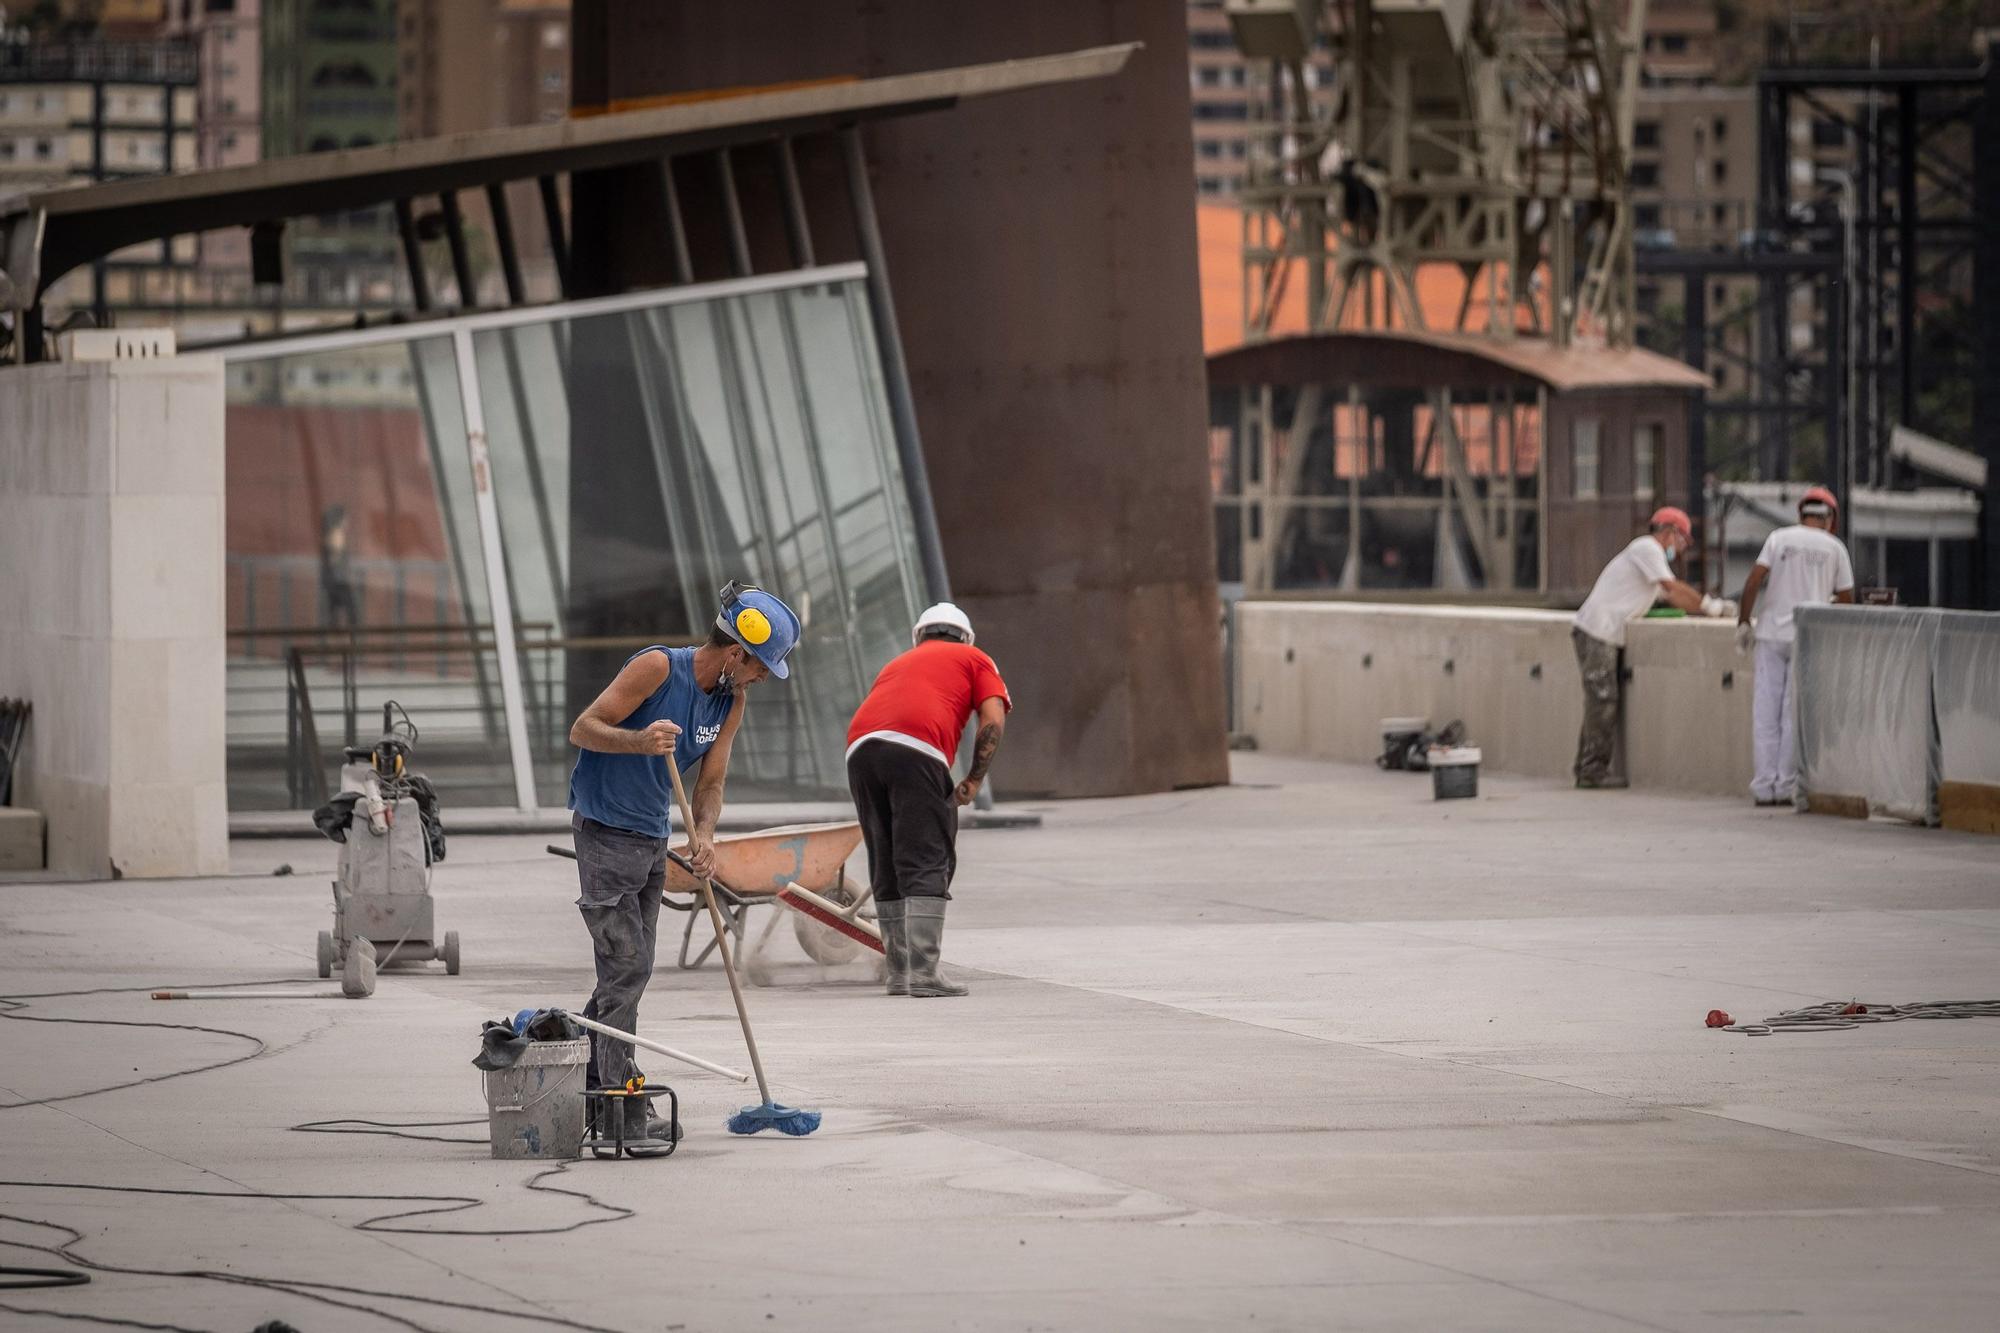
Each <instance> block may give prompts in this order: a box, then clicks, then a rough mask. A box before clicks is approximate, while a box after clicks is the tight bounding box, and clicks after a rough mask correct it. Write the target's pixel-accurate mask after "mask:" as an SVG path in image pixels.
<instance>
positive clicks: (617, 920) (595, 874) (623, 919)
mask: <svg viewBox="0 0 2000 1333" xmlns="http://www.w3.org/2000/svg"><path fill="white" fill-rule="evenodd" d="M570 829H571V831H572V832H573V833H574V835H575V839H576V874H577V879H578V881H579V883H580V884H581V885H582V889H583V892H582V894H581V895H580V896H579V897H578V898H577V900H576V905H577V909H578V910H579V911H581V912H582V913H583V924H584V925H586V926H588V927H589V928H590V943H591V949H592V951H593V952H594V953H595V954H596V959H597V989H596V990H594V991H592V992H591V993H590V1002H589V1003H588V1004H586V1005H584V1006H583V1016H584V1017H585V1018H594V1019H596V1020H597V1021H598V1022H600V1023H604V1024H606V1025H608V1026H610V1027H614V1028H619V1029H621V1030H623V1031H625V1032H637V1031H638V1030H639V997H640V996H642V995H644V994H645V993H646V983H647V982H648V981H651V980H652V978H653V946H654V944H655V942H656V941H657V940H658V939H659V930H658V926H659V921H660V893H661V891H662V890H663V889H664V888H665V887H666V878H667V840H666V839H665V838H652V837H648V836H646V835H645V834H643V833H634V832H632V831H631V830H629V829H622V828H613V827H611V826H610V825H609V824H600V823H598V822H597V821H596V820H594V819H585V818H584V817H583V816H582V815H576V816H574V817H572V818H571V820H570ZM638 1072H639V1066H638V1064H637V1063H636V1062H635V1061H634V1060H633V1059H632V1048H631V1046H630V1045H628V1044H627V1043H625V1042H622V1041H619V1040H618V1039H617V1038H615V1037H606V1036H603V1035H601V1034H599V1033H592V1034H591V1036H590V1075H589V1081H588V1082H587V1084H586V1085H585V1086H587V1087H592V1088H619V1087H623V1086H624V1085H625V1081H626V1080H627V1079H629V1078H631V1077H633V1076H634V1075H636V1074H637V1073H638Z"/></svg>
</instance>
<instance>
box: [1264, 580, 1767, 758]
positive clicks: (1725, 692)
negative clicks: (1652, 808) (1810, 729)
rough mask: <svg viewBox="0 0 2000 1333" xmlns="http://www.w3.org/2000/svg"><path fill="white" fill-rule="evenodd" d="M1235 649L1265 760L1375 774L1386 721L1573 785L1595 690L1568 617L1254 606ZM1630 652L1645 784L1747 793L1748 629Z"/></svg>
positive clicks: (1630, 730)
mask: <svg viewBox="0 0 2000 1333" xmlns="http://www.w3.org/2000/svg"><path fill="white" fill-rule="evenodd" d="M1236 636H1237V637H1236V651H1237V662H1238V672H1239V675H1238V698H1237V704H1238V710H1239V711H1238V714H1237V715H1238V717H1239V718H1241V719H1242V725H1243V729H1244V730H1245V731H1246V732H1248V733H1249V734H1250V735H1251V736H1253V737H1254V738H1255V739H1256V741H1257V744H1258V746H1259V747H1260V748H1262V749H1267V750H1272V751H1275V752H1277V753H1280V754H1301V755H1310V756H1313V757H1316V758H1326V759H1340V760H1346V761H1349V762H1354V763H1364V762H1367V761H1370V760H1372V759H1374V758H1375V756H1376V755H1378V754H1379V753H1380V752H1381V748H1382V743H1381V741H1382V738H1381V721H1382V719H1383V718H1385V717H1397V716H1426V717H1429V718H1430V719H1431V722H1432V724H1433V725H1434V726H1442V725H1443V724H1444V723H1446V722H1449V721H1451V720H1452V719H1454V718H1458V719H1462V720H1463V721H1464V722H1465V724H1466V730H1467V733H1468V735H1469V737H1470V741H1471V743H1472V744H1474V745H1477V746H1479V747H1480V750H1481V751H1482V762H1483V763H1484V764H1485V765H1486V766H1487V767H1489V768H1493V769H1496V770H1501V771H1506V772H1512V773H1522V774H1526V775H1529V776H1533V777H1547V778H1567V777H1568V776H1569V775H1570V765H1571V763H1572V761H1573V760H1574V759H1575V756H1576V736H1577V728H1578V726H1579V724H1580V723H1581V721H1582V717H1583V692H1582V686H1581V684H1580V682H1579V681H1578V678H1577V669H1576V653H1575V650H1574V648H1573V647H1572V646H1571V643H1570V617H1569V613H1567V612H1563V611H1536V610H1522V609H1514V608H1485V607H1462V606H1402V605H1381V604H1362V603H1352V602H1245V603H1243V604H1242V605H1241V606H1239V607H1238V609H1237V619H1236ZM1626 639H1627V642H1626V649H1625V666H1626V669H1627V671H1628V672H1629V673H1630V679H1629V680H1628V681H1627V683H1626V686H1625V743H1624V751H1625V767H1626V772H1627V774H1628V775H1629V776H1630V778H1631V780H1632V782H1633V783H1634V784H1635V785H1637V786H1643V787H1654V788H1666V789H1670V790H1681V791H1690V792H1710V793H1716V794H1725V793H1726V794H1731V795H1736V794H1741V793H1743V792H1745V791H1747V790H1748V788H1749V783H1750V700H1751V696H1752V690H1751V671H1750V663H1751V659H1750V658H1748V657H1741V658H1739V657H1738V656H1737V655H1736V648H1735V636H1734V630H1733V626H1732V625H1731V624H1729V623H1727V622H1724V621H1714V620H1698V619H1689V620H1661V621H1650V622H1640V623H1637V624H1634V625H1632V626H1631V627H1630V629H1629V630H1628V632H1627V635H1626Z"/></svg>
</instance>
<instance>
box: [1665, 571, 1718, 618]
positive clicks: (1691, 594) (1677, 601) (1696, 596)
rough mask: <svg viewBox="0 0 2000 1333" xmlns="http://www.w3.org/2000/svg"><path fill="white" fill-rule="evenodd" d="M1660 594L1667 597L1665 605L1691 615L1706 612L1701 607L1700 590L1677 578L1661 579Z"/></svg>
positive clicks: (1704, 613)
mask: <svg viewBox="0 0 2000 1333" xmlns="http://www.w3.org/2000/svg"><path fill="white" fill-rule="evenodd" d="M1660 596H1662V597H1664V598H1666V599H1667V605H1668V606H1673V607H1678V608H1680V609H1681V610H1683V611H1685V612H1687V613H1688V614H1689V615H1691V616H1700V615H1706V614H1708V613H1707V612H1706V611H1704V610H1703V609H1702V597H1701V590H1700V589H1699V588H1696V587H1693V586H1692V585H1690V584H1686V583H1682V582H1681V581H1680V580H1679V579H1661V580H1660Z"/></svg>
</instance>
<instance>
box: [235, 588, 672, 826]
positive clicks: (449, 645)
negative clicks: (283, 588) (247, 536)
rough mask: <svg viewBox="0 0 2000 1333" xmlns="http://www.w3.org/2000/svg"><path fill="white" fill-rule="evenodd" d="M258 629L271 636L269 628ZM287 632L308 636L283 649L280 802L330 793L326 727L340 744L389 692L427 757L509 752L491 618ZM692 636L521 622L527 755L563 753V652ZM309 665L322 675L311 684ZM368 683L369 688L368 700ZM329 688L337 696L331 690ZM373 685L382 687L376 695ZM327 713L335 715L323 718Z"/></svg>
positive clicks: (478, 759)
mask: <svg viewBox="0 0 2000 1333" xmlns="http://www.w3.org/2000/svg"><path fill="white" fill-rule="evenodd" d="M248 633H249V632H248V631H242V630H238V631H232V632H231V635H230V637H231V638H233V639H235V638H243V637H247V635H248ZM260 633H261V635H262V637H265V638H269V637H270V633H269V632H268V631H262V632H260ZM293 637H294V638H295V639H298V640H305V641H304V642H291V643H288V644H287V645H286V646H285V648H284V654H283V663H284V679H285V704H284V720H285V729H284V780H285V800H286V808H288V809H294V810H297V809H309V808H311V807H312V806H315V805H319V804H322V803H324V802H325V801H326V799H327V796H328V777H329V775H330V774H331V773H332V772H333V771H334V770H335V768H336V767H337V765H335V764H334V763H333V762H332V756H330V755H329V753H328V750H329V749H330V748H333V747H331V746H330V743H329V741H328V740H327V739H326V738H325V737H326V733H327V732H329V731H337V732H338V734H339V737H340V744H339V747H338V749H337V750H336V753H340V752H344V750H345V748H346V747H348V746H353V745H358V744H360V743H362V741H363V737H362V734H361V731H362V723H363V719H365V718H369V717H372V716H373V715H374V713H375V711H376V710H377V709H378V708H379V707H380V706H381V703H382V701H383V699H385V698H389V697H395V698H396V699H397V701H398V702H400V703H402V704H403V705H404V706H405V707H406V708H408V709H409V711H410V712H411V713H412V714H413V715H414V716H415V717H416V718H417V719H418V722H419V725H420V726H421V727H422V728H423V729H424V733H425V736H426V738H427V746H426V749H427V751H429V752H430V754H431V755H432V758H431V760H430V761H429V762H430V765H431V766H432V767H437V766H439V765H440V764H442V765H444V766H450V765H452V764H454V763H456V764H460V765H466V764H470V765H475V766H477V767H480V768H483V769H490V768H491V767H492V766H493V765H494V764H496V763H504V762H505V754H506V737H505V731H506V724H505V720H504V718H503V716H502V713H501V710H500V706H499V703H498V683H497V680H495V676H497V672H494V671H493V670H492V669H491V666H490V664H489V661H488V659H489V658H490V655H491V654H493V653H495V652H496V651H497V644H496V641H495V637H494V635H493V627H492V626H491V625H467V626H461V627H456V628H455V629H454V630H453V631H452V632H451V633H449V634H448V635H445V636H437V635H433V634H432V633H431V632H430V631H428V630H425V629H412V628H409V627H404V626H382V625H377V626H359V627H355V628H353V629H343V630H315V631H301V632H298V633H296V634H295V635H294V636H293ZM693 642H694V641H693V640H688V639H685V638H682V637H678V636H615V637H576V638H563V637H558V636H557V635H556V633H555V627H554V626H553V625H551V624H548V623H546V622H523V623H517V625H516V626H515V643H516V646H517V651H518V652H519V654H520V658H521V674H522V684H523V687H524V688H523V693H524V694H525V696H526V701H527V704H528V708H527V715H528V729H529V737H528V740H529V753H530V755H531V758H532V760H533V761H534V762H535V763H536V764H537V765H538V766H539V765H542V764H547V763H551V762H558V763H559V762H561V761H562V760H563V759H564V758H566V757H567V753H568V745H569V721H570V719H569V709H568V700H567V696H566V684H567V681H566V676H565V674H564V663H565V658H564V656H563V655H564V654H567V653H570V652H575V651H607V652H610V651H625V652H637V651H638V650H639V649H641V648H646V647H650V646H651V645H653V644H660V643H664V644H666V645H667V646H669V647H682V646H689V645H691V644H692V643H693ZM464 658H469V659H470V664H469V665H468V666H467V667H466V668H465V669H463V670H461V671H460V672H459V673H457V674H443V673H440V674H439V675H437V676H436V677H434V678H432V679H424V678H422V677H416V678H413V677H411V676H408V675H400V676H395V677H392V678H389V679H376V680H374V681H372V682H371V681H369V680H368V679H366V676H365V674H364V672H365V668H366V667H367V666H369V665H370V664H385V663H394V662H401V661H407V660H412V659H415V660H430V659H436V660H439V661H444V660H448V659H464ZM315 668H318V674H319V676H320V679H319V680H318V682H317V685H316V683H315V679H314V676H315V670H314V669H315ZM329 677H330V679H329ZM364 689H366V690H369V691H371V694H370V697H369V698H368V699H367V701H366V702H364V701H363V698H362V695H363V691H364ZM329 693H330V694H332V695H334V696H335V698H334V699H331V700H329V699H328V698H327V695H328V694H329ZM375 694H380V695H381V696H382V697H381V698H376V697H373V696H374V695H375ZM329 722H332V723H333V724H334V725H333V726H332V727H328V726H327V725H326V724H327V723H329ZM239 748H249V747H239ZM239 757H242V756H239Z"/></svg>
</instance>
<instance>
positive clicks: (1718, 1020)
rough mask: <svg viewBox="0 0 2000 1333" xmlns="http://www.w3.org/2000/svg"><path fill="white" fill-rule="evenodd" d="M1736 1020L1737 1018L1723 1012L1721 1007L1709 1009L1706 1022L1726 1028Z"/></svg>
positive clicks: (1715, 1026) (1711, 1025)
mask: <svg viewBox="0 0 2000 1333" xmlns="http://www.w3.org/2000/svg"><path fill="white" fill-rule="evenodd" d="M1735 1021H1736V1020H1735V1019H1733V1018H1731V1017H1730V1016H1729V1015H1728V1014H1725V1013H1723V1012H1722V1011H1721V1010H1720V1009H1711V1010H1709V1011H1708V1018H1707V1020H1706V1024H1707V1026H1709V1027H1712V1028H1726V1027H1728V1026H1729V1025H1730V1024H1731V1023H1734V1022H1735Z"/></svg>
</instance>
